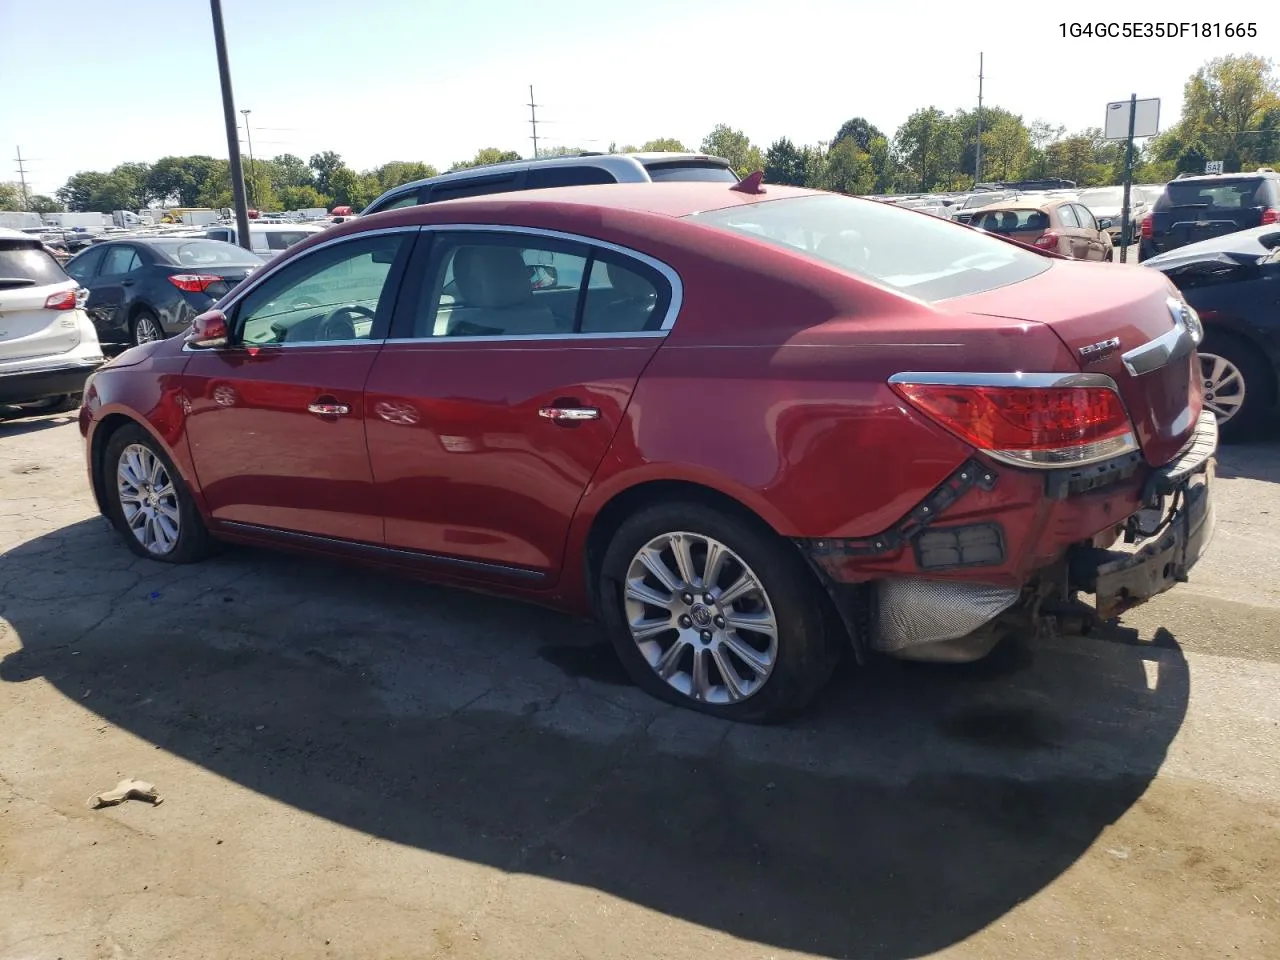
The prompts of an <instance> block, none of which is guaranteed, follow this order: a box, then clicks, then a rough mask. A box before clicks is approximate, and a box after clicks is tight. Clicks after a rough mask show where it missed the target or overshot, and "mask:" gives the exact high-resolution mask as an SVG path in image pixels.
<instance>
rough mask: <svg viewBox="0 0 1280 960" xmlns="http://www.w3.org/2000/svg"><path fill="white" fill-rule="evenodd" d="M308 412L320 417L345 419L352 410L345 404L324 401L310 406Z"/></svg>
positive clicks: (318, 401)
mask: <svg viewBox="0 0 1280 960" xmlns="http://www.w3.org/2000/svg"><path fill="white" fill-rule="evenodd" d="M307 410H308V411H309V412H310V413H314V414H315V415H316V416H318V417H345V416H346V415H347V414H348V413H350V412H351V408H350V407H349V406H347V405H346V404H345V403H332V402H324V401H322V400H317V401H316V402H315V403H312V404H309V405H308V406H307Z"/></svg>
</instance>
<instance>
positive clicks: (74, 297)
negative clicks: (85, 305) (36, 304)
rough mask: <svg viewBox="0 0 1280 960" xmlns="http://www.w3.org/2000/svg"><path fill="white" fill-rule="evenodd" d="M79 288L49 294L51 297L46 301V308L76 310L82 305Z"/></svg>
mask: <svg viewBox="0 0 1280 960" xmlns="http://www.w3.org/2000/svg"><path fill="white" fill-rule="evenodd" d="M79 292H80V291H79V290H78V289H77V290H63V291H62V292H61V293H51V294H49V299H48V300H46V301H45V302H44V308H45V309H46V310H74V309H75V308H76V307H78V306H81V305H82V303H81V300H80V298H79V296H78V294H79Z"/></svg>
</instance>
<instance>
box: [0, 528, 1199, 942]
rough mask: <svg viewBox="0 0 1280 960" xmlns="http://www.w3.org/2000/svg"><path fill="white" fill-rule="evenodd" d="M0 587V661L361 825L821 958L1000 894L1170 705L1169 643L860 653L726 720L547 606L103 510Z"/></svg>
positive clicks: (1045, 879)
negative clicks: (772, 708) (144, 529)
mask: <svg viewBox="0 0 1280 960" xmlns="http://www.w3.org/2000/svg"><path fill="white" fill-rule="evenodd" d="M90 568H92V569H93V571H94V576H93V577H92V578H86V577H85V571H86V570H87V569H90ZM0 581H3V582H5V583H7V584H8V587H9V590H8V596H7V597H6V601H5V607H4V617H5V619H6V620H7V621H8V622H9V624H10V625H11V630H12V631H13V633H16V635H17V639H18V642H19V643H20V644H21V649H20V650H18V651H17V652H14V653H11V654H10V655H9V656H7V657H5V658H4V660H3V661H0V682H3V683H24V682H28V681H30V680H32V679H34V678H37V677H43V678H44V680H45V681H46V682H48V683H50V684H52V685H53V686H54V687H56V688H57V689H58V690H59V691H61V692H62V693H63V694H64V695H65V696H66V697H67V700H68V703H67V705H66V710H67V712H69V713H72V714H74V713H78V712H79V711H82V710H83V711H91V712H93V713H94V714H96V715H98V716H100V717H102V718H104V719H105V720H107V721H109V722H110V723H112V724H115V725H117V726H119V727H120V728H122V729H124V730H125V731H127V732H129V733H130V734H132V735H134V736H136V737H139V738H143V739H145V740H147V741H150V742H151V743H154V744H155V745H156V746H157V747H158V748H161V749H163V750H166V751H169V752H171V753H173V754H175V755H177V756H179V757H182V758H184V759H186V760H188V761H190V762H191V763H194V764H198V765H199V766H201V767H203V768H205V769H208V770H210V771H213V772H215V773H217V774H218V775H219V776H221V777H224V778H226V779H227V780H229V781H231V782H232V783H234V784H236V785H238V786H240V787H243V788H246V789H248V790H252V791H256V792H259V793H261V794H263V795H266V796H268V797H271V798H274V799H275V800H277V801H279V802H281V803H283V804H287V805H289V806H291V807H294V808H296V809H298V810H302V811H306V812H307V813H310V814H313V815H315V816H318V817H323V818H326V819H328V820H330V821H332V822H334V823H337V824H341V825H343V826H345V827H348V828H350V829H352V830H357V831H361V832H362V833H364V834H367V835H368V836H371V837H376V838H380V839H383V840H390V841H392V842H394V843H397V844H403V845H407V846H409V847H415V848H418V849H422V850H428V851H432V852H435V853H439V854H443V855H447V856H449V857H452V858H460V859H463V860H467V861H470V862H472V863H476V864H483V865H487V866H491V867H493V868H496V869H498V870H500V871H503V872H508V873H523V874H529V875H534V876H538V877H545V878H551V879H554V880H557V881H560V882H562V883H566V884H572V885H576V886H579V887H586V888H590V889H593V890H598V891H600V892H601V893H603V894H606V895H608V896H611V897H617V898H620V899H622V900H625V901H629V902H631V903H634V904H638V905H640V906H642V907H644V908H646V909H649V910H654V911H659V912H661V913H663V914H665V915H666V916H669V917H672V918H676V919H679V920H683V921H687V922H689V923H693V924H699V925H702V926H704V927H708V928H711V929H714V930H717V931H723V932H724V933H727V934H730V935H732V936H734V937H737V938H741V939H743V940H749V941H754V942H757V943H761V944H768V945H771V946H773V947H776V948H778V949H787V950H798V951H805V952H812V953H816V954H821V955H824V956H858V957H861V958H871V960H877V958H882V960H905V958H908V957H917V956H921V955H923V954H927V953H931V952H933V951H936V950H940V949H943V948H945V947H948V946H951V945H953V944H956V943H958V942H960V941H962V940H964V939H965V938H967V937H969V936H970V935H972V934H974V933H975V932H977V931H979V930H981V929H983V928H984V927H986V926H987V925H989V924H991V923H993V922H995V921H997V920H999V919H1000V918H1001V917H1002V916H1004V915H1005V914H1006V913H1008V911H1010V910H1012V909H1013V908H1014V907H1016V906H1018V905H1020V904H1022V903H1024V902H1025V901H1026V900H1027V899H1028V898H1030V897H1032V896H1033V895H1034V894H1036V893H1037V892H1038V891H1040V890H1042V889H1043V888H1044V887H1045V886H1046V885H1047V884H1049V883H1051V882H1052V881H1054V880H1055V879H1057V878H1058V877H1059V876H1060V875H1061V874H1062V873H1063V872H1064V871H1065V870H1066V869H1067V868H1068V867H1069V866H1070V865H1071V864H1072V863H1073V862H1074V861H1076V860H1077V859H1078V858H1079V857H1080V856H1081V855H1082V854H1083V853H1084V852H1085V851H1086V850H1087V849H1088V848H1089V847H1090V845H1091V844H1092V843H1093V842H1094V841H1095V840H1096V839H1097V838H1098V837H1099V835H1100V833H1101V832H1102V831H1103V830H1104V829H1105V828H1107V827H1108V826H1109V825H1111V824H1113V823H1114V822H1115V821H1116V820H1117V819H1118V818H1119V817H1120V816H1121V815H1123V814H1124V813H1125V811H1126V810H1128V809H1129V808H1130V807H1131V806H1132V805H1133V804H1134V803H1135V801H1137V800H1138V798H1139V797H1141V796H1142V795H1143V793H1144V791H1145V790H1146V789H1147V787H1148V785H1149V784H1150V783H1151V781H1152V779H1153V778H1154V777H1155V775H1156V773H1157V771H1158V770H1159V768H1160V766H1161V764H1162V762H1163V761H1164V759H1165V756H1166V753H1167V751H1168V748H1169V745H1170V742H1171V741H1172V739H1173V737H1174V735H1175V734H1176V733H1177V732H1178V729H1179V727H1180V726H1181V724H1182V721H1183V717H1184V714H1185V711H1186V708H1187V696H1188V675H1187V666H1186V663H1185V661H1184V659H1183V657H1182V654H1181V651H1180V649H1179V648H1178V646H1177V643H1176V641H1174V640H1173V639H1172V638H1171V637H1168V636H1165V637H1164V642H1163V643H1161V644H1159V645H1156V646H1145V647H1144V646H1135V645H1126V644H1122V643H1105V642H1098V641H1093V640H1090V641H1071V642H1066V641H1056V642H1053V643H1048V644H1042V645H1038V646H1034V647H1031V646H1025V645H1022V644H1015V645H1013V646H1012V647H1010V648H1008V650H1007V652H1006V653H1005V655H1004V656H996V657H995V658H993V659H989V660H987V661H984V662H982V663H979V664H976V665H974V666H973V667H972V668H966V669H964V670H959V671H957V669H956V668H954V667H953V668H950V669H947V670H945V671H940V670H937V669H931V668H927V667H922V666H921V665H908V664H892V665H885V666H884V667H883V668H878V669H874V670H869V671H866V672H864V673H861V674H859V675H858V676H857V677H847V678H845V679H844V680H842V682H841V683H840V684H839V685H838V688H837V689H834V690H831V691H830V692H829V693H828V694H827V695H826V696H825V698H823V699H822V700H821V701H820V702H819V704H818V706H817V709H816V710H814V711H813V712H811V713H810V714H809V715H807V716H806V717H805V719H804V720H803V721H802V722H800V723H796V724H793V725H791V726H788V727H771V728H762V727H752V726H745V725H735V724H731V723H727V722H724V721H719V720H715V719H713V718H707V717H704V716H698V715H695V714H692V713H690V712H688V711H682V710H679V709H677V708H673V707H669V706H666V705H663V704H661V703H659V702H657V701H655V700H652V699H651V698H649V697H647V696H645V695H643V694H641V693H640V692H639V691H638V690H637V689H636V688H634V687H630V686H620V685H617V684H616V683H602V682H598V681H596V680H593V679H590V678H589V677H583V676H567V675H566V673H565V670H564V664H565V662H566V661H567V660H570V659H578V660H579V662H581V658H573V657H567V656H566V654H565V650H566V648H578V649H580V650H584V651H585V650H588V649H589V647H588V645H589V643H590V640H591V634H590V632H589V629H588V628H586V627H584V626H582V625H581V624H579V623H578V622H577V621H573V620H569V619H567V618H565V617H563V616H560V615H558V614H554V613H551V612H545V611H530V610H529V609H528V608H526V607H524V606H521V605H519V604H516V603H508V602H506V601H495V600H493V599H489V598H481V597H473V596H469V595H459V594H456V593H453V592H450V591H446V590H437V589H435V588H431V587H421V588H416V589H413V590H406V589H404V585H403V584H402V583H400V582H396V581H393V580H387V579H385V578H383V577H381V576H380V575H377V574H370V573H365V572H359V571H353V570H351V569H349V568H345V567H341V566H338V565H336V564H330V563H328V562H320V561H312V560H300V561H296V562H290V563H287V564H281V563H279V562H277V560H276V558H275V556H274V555H273V554H269V553H263V552H258V551H255V550H235V551H233V552H230V553H228V554H225V555H223V556H222V557H221V558H219V559H217V560H214V561H212V562H210V563H209V564H207V565H206V566H204V567H202V568H201V569H200V572H199V574H198V575H197V576H192V575H191V573H190V571H189V570H186V571H184V570H181V569H178V568H172V567H160V566H157V565H150V564H146V563H145V562H140V561H137V560H136V559H135V558H134V557H133V555H132V554H131V553H129V551H128V550H126V549H125V548H124V547H123V546H122V545H120V544H119V543H118V541H117V539H116V538H115V537H114V536H113V535H112V533H111V531H110V529H109V527H108V525H107V523H106V522H105V521H103V520H100V519H96V518H95V519H93V520H86V521H83V522H80V523H77V524H74V525H71V526H68V527H65V528H62V529H59V530H55V531H53V532H51V533H49V534H47V535H45V536H43V537H38V538H36V539H33V540H31V541H29V542H27V543H25V544H23V545H21V546H19V547H17V548H15V549H13V550H11V551H10V552H9V553H7V554H5V555H4V556H0ZM67 595H75V596H77V597H79V598H81V601H80V602H79V603H77V604H76V605H74V606H73V607H70V608H65V609H64V608H62V607H59V611H60V612H59V615H58V616H50V615H49V610H50V609H51V607H50V603H53V602H57V600H58V598H61V597H64V596H67ZM321 598H322V599H321ZM72 649H73V650H74V652H75V656H68V652H69V651H70V650H72ZM610 659H611V658H607V657H606V658H602V659H601V662H602V663H607V662H609V660H610ZM498 666H500V667H501V669H497V667H498ZM139 667H141V669H139ZM575 672H578V671H575ZM1149 672H1154V673H1156V674H1157V675H1158V682H1156V683H1154V684H1153V683H1151V682H1150V681H1149V680H1148V673H1149ZM611 679H614V680H616V679H617V677H616V676H615V677H613V678H611Z"/></svg>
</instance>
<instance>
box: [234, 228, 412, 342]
mask: <svg viewBox="0 0 1280 960" xmlns="http://www.w3.org/2000/svg"><path fill="white" fill-rule="evenodd" d="M403 243H404V234H398V233H397V234H382V235H378V236H372V237H364V238H360V239H357V240H349V241H347V242H345V243H339V244H335V245H334V246H332V247H324V248H322V249H319V250H316V251H314V252H312V253H308V254H306V255H304V256H302V257H300V258H299V259H298V260H295V261H294V262H293V263H290V264H289V265H288V266H286V267H285V268H284V269H283V270H280V271H279V272H277V273H276V274H274V275H273V276H271V277H270V278H268V279H267V280H266V281H265V282H263V283H262V284H261V285H260V286H258V287H257V288H255V289H254V290H253V291H252V292H250V293H249V294H248V295H247V296H246V297H245V298H244V299H243V300H242V301H241V302H240V304H239V307H238V309H237V310H236V316H235V319H234V328H235V339H236V340H237V341H238V342H241V343H243V344H245V345H246V346H263V345H270V344H298V343H327V342H335V341H351V340H370V339H375V338H379V337H380V336H381V331H382V330H384V329H385V328H386V322H385V321H386V316H387V313H388V311H389V310H390V307H391V304H390V302H389V298H387V297H386V296H384V295H385V294H386V291H387V288H388V283H387V278H388V276H389V275H390V274H391V272H392V265H393V264H394V263H395V260H396V257H397V255H398V254H399V252H400V249H401V246H402V244H403ZM375 331H376V333H375Z"/></svg>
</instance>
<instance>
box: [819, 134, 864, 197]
mask: <svg viewBox="0 0 1280 960" xmlns="http://www.w3.org/2000/svg"><path fill="white" fill-rule="evenodd" d="M826 182H827V187H826V188H827V189H828V190H835V191H836V192H838V193H850V194H866V193H871V192H873V191H874V189H875V185H876V173H875V170H874V169H873V168H872V166H871V155H870V154H869V153H867V152H866V151H864V150H862V149H860V148H859V147H858V143H857V140H856V139H855V138H853V137H845V138H844V139H843V140H841V141H840V142H839V143H836V144H834V145H833V146H832V147H831V148H830V149H829V150H828V151H827V170H826Z"/></svg>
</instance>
